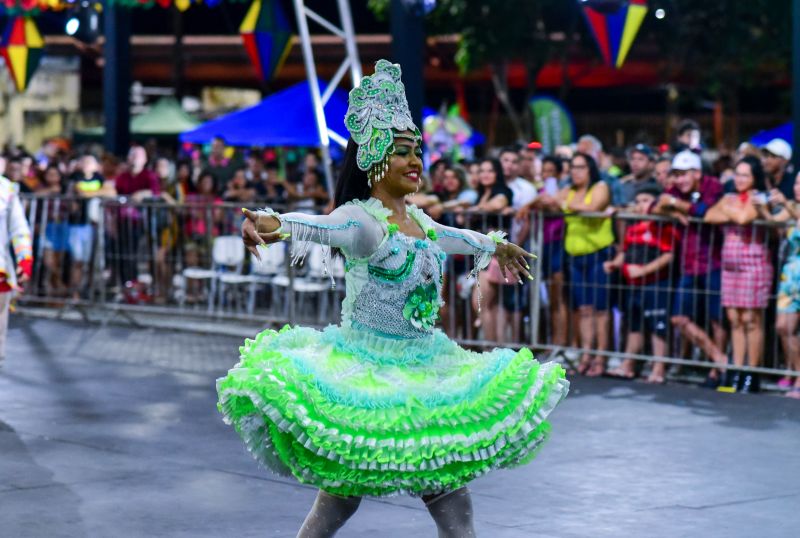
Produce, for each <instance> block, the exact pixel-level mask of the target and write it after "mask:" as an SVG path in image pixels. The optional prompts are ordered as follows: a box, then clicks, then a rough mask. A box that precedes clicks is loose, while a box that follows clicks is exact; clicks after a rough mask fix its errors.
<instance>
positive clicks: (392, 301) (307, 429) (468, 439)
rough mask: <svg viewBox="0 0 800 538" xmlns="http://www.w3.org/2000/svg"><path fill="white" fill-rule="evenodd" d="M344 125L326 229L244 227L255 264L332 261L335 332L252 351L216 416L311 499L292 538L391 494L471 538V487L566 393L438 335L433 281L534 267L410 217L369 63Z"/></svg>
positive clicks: (543, 377) (450, 531) (309, 219)
mask: <svg viewBox="0 0 800 538" xmlns="http://www.w3.org/2000/svg"><path fill="white" fill-rule="evenodd" d="M345 124H346V126H347V128H348V130H349V131H350V134H351V136H352V140H351V141H350V143H349V145H348V148H347V154H346V157H345V164H344V169H343V172H342V174H341V177H340V178H339V181H338V184H337V187H336V193H335V205H336V209H335V210H334V211H333V212H332V213H331V214H329V215H324V216H314V215H306V214H300V213H286V214H277V213H275V212H274V211H272V210H269V209H266V210H262V211H258V212H257V213H252V212H249V211H245V214H246V216H247V219H246V220H245V222H244V224H243V226H242V235H243V238H244V241H245V244H246V245H247V247H248V249H249V250H250V251H251V252H253V253H254V254H256V255H258V250H257V246H258V245H263V244H267V245H268V244H270V243H275V242H278V241H282V240H287V239H290V240H291V241H293V242H294V244H293V252H292V260H293V262H295V263H296V262H298V261H300V260H301V259H302V258H303V256H304V255H305V250H306V249H307V245H308V244H309V242H310V241H313V242H316V243H320V244H322V245H323V246H324V247H323V248H324V250H325V251H326V257H327V260H328V262H329V261H330V255H331V250H332V249H338V251H339V252H341V254H343V255H344V257H345V260H346V262H345V268H346V276H345V282H346V286H347V294H346V298H345V300H344V303H343V306H342V324H341V326H328V327H327V328H326V329H324V330H322V331H317V330H315V329H311V328H306V327H292V328H290V327H288V326H287V327H284V328H283V329H282V330H281V331H279V332H276V331H272V330H267V331H264V332H262V333H260V334H259V335H258V336H257V337H256V339H255V340H248V341H247V342H246V343H245V345H244V346H243V347H242V348H241V360H240V362H239V363H238V364H237V365H236V366H235V367H234V368H233V369H232V370H231V371H230V372H229V373H228V375H227V376H226V377H224V378H221V379H219V380H218V381H217V390H218V392H219V409H220V411H221V412H222V413H223V415H224V418H225V420H226V422H229V423H231V424H233V426H234V427H235V428H236V431H237V432H238V433H239V434H240V435H241V437H242V438H243V440H244V442H245V444H246V445H247V448H248V449H249V450H250V451H251V452H252V454H253V456H254V457H255V458H256V459H257V460H258V461H259V462H261V463H262V464H264V465H265V466H267V467H268V468H270V469H272V470H273V471H275V472H278V473H280V474H284V475H289V474H291V475H293V476H294V477H295V478H296V479H297V480H299V481H300V482H302V483H306V484H311V485H314V486H316V487H318V488H319V489H320V491H319V494H318V496H317V500H316V502H315V503H314V505H313V507H312V509H311V512H310V513H309V514H308V517H307V518H306V520H305V522H304V523H303V526H302V528H301V529H300V532H299V533H298V536H299V537H302V538H310V537H325V536H333V535H334V534H335V533H336V531H337V530H338V529H339V528H341V526H342V525H343V524H344V523H345V521H347V519H348V518H349V517H350V516H351V515H352V514H353V513H354V512H355V511H356V509H357V507H358V505H359V502H360V500H361V497H362V496H365V495H368V496H384V495H391V494H398V493H408V494H411V495H414V496H418V497H421V498H422V499H423V500H424V501H425V503H426V505H427V507H428V510H429V511H430V513H431V515H432V516H433V519H434V521H435V522H436V526H437V528H438V530H439V536H440V537H464V536H474V534H475V531H474V528H473V522H472V506H471V499H470V496H469V492H468V490H467V488H466V484H467V483H468V482H469V481H471V480H472V479H473V478H475V477H477V476H480V475H482V474H484V473H486V472H488V471H491V470H493V469H497V468H504V467H512V466H515V465H520V464H523V463H526V462H527V461H530V460H531V459H532V458H533V456H534V455H535V453H536V451H537V449H538V448H539V447H540V446H541V444H542V442H543V441H544V440H545V438H546V437H547V434H548V431H549V429H550V426H549V424H548V423H547V422H546V421H545V419H546V417H547V415H548V414H549V413H550V412H551V411H552V410H553V408H555V406H556V405H557V404H558V403H559V402H560V401H561V399H562V398H564V396H565V395H566V393H567V390H568V386H569V384H568V382H567V381H566V380H565V378H564V371H563V369H562V368H561V367H560V366H558V365H556V364H554V363H547V364H539V363H538V362H537V361H535V360H534V359H533V356H532V354H531V352H530V351H529V350H528V349H522V350H520V351H517V352H515V351H513V350H510V349H495V350H493V351H491V352H486V353H477V352H473V351H469V350H465V349H463V348H461V347H459V346H458V345H457V344H456V343H455V342H453V341H451V340H450V339H449V338H448V337H447V336H446V335H445V334H444V333H442V332H441V331H439V330H436V329H435V328H434V324H435V322H436V320H437V317H438V312H439V309H440V307H441V306H442V301H441V282H442V271H443V268H444V267H445V260H446V257H447V255H448V254H474V256H475V269H474V271H473V272H474V274H477V272H478V271H480V270H482V269H484V268H485V267H486V266H487V265H488V264H489V261H490V260H491V258H492V257H493V256H494V257H496V258H497V260H498V262H499V263H500V266H501V268H502V269H503V272H504V274H505V275H506V276H507V277H508V278H512V279H514V280H515V281H519V282H522V278H531V277H530V275H529V273H528V270H527V269H528V263H527V261H526V258H527V257H530V256H531V255H530V254H528V253H527V252H525V251H524V250H522V249H521V248H519V247H517V246H516V245H513V244H511V243H509V242H507V241H506V240H505V239H504V238H503V234H501V233H494V232H493V233H489V234H488V235H483V234H480V233H477V232H473V231H469V230H461V229H457V228H451V227H447V226H441V225H439V224H437V223H435V222H433V221H432V220H431V219H430V218H429V217H428V216H426V215H425V214H424V213H423V212H422V211H420V210H419V209H418V208H416V207H414V206H409V205H406V203H405V196H406V195H408V194H410V193H413V192H415V191H416V190H417V188H418V186H419V183H420V180H421V177H420V176H421V173H422V159H421V148H420V144H421V137H420V133H419V130H418V129H417V127H416V126H415V125H414V123H413V121H412V119H411V114H410V112H409V110H408V103H407V102H406V97H405V90H404V87H403V84H402V82H401V81H400V66H398V65H394V64H391V63H389V62H387V61H385V60H381V61H379V62H378V63H377V64H376V68H375V74H374V75H372V76H369V77H365V78H364V79H363V81H362V83H361V86H360V87H358V88H355V89H353V90H352V91H351V92H350V101H349V109H348V111H347V116H346V118H345ZM262 252H264V251H263V250H262ZM266 255H269V251H266Z"/></svg>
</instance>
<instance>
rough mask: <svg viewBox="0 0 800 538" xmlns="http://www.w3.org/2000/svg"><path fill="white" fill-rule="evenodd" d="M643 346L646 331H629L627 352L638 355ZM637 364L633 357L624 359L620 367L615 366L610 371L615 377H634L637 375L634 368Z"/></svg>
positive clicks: (626, 344) (626, 342)
mask: <svg viewBox="0 0 800 538" xmlns="http://www.w3.org/2000/svg"><path fill="white" fill-rule="evenodd" d="M642 347H644V333H642V332H641V331H636V332H632V333H628V338H627V340H626V341H625V353H626V354H631V355H636V354H637V353H639V352H641V351H642ZM635 365H636V361H634V360H633V359H625V360H623V361H622V364H620V365H619V367H618V368H615V369H614V370H612V371H611V372H609V373H610V374H611V375H613V376H615V377H623V378H625V379H633V378H634V377H636V371H635V369H634V368H635Z"/></svg>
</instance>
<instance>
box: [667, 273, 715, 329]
mask: <svg viewBox="0 0 800 538" xmlns="http://www.w3.org/2000/svg"><path fill="white" fill-rule="evenodd" d="M721 293H722V276H721V271H720V270H719V269H717V270H715V271H711V272H709V273H707V274H705V275H684V276H682V277H681V278H680V280H678V289H677V290H675V299H674V301H675V302H674V304H673V308H672V314H673V315H674V316H686V317H688V318H689V319H690V320H692V321H693V322H695V323H696V324H698V325H700V326H702V325H705V324H706V322H711V321H722V297H721Z"/></svg>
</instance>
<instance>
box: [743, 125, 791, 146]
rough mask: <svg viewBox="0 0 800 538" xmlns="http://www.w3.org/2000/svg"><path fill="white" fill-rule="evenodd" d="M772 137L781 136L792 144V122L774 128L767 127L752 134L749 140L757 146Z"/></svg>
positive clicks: (763, 144) (765, 142)
mask: <svg viewBox="0 0 800 538" xmlns="http://www.w3.org/2000/svg"><path fill="white" fill-rule="evenodd" d="M773 138H782V139H783V140H785V141H787V142H788V143H789V144H792V138H793V136H792V122H789V123H784V124H783V125H780V126H778V127H775V128H774V129H767V130H766V131H761V132H759V133H756V134H755V135H753V138H751V139H750V142H751V143H752V144H754V145H756V146H758V147H761V146H765V145H767V144H768V143H769V141H770V140H772V139H773Z"/></svg>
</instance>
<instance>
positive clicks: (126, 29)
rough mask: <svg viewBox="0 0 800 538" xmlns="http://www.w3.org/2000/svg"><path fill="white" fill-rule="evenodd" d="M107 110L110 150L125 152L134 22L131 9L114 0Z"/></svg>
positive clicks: (108, 7) (107, 48) (107, 21)
mask: <svg viewBox="0 0 800 538" xmlns="http://www.w3.org/2000/svg"><path fill="white" fill-rule="evenodd" d="M104 9H105V14H104V19H103V25H104V30H105V44H104V45H103V58H104V60H105V65H104V66H103V112H104V115H105V123H106V133H105V140H104V142H105V146H106V150H108V151H110V152H111V153H113V154H114V155H119V156H122V155H125V154H126V153H127V152H128V146H129V145H130V136H131V133H130V122H131V105H130V88H131V61H130V59H131V23H130V16H129V14H128V10H127V9H126V8H124V7H122V6H119V5H117V4H115V3H114V2H107V3H106V4H104Z"/></svg>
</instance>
